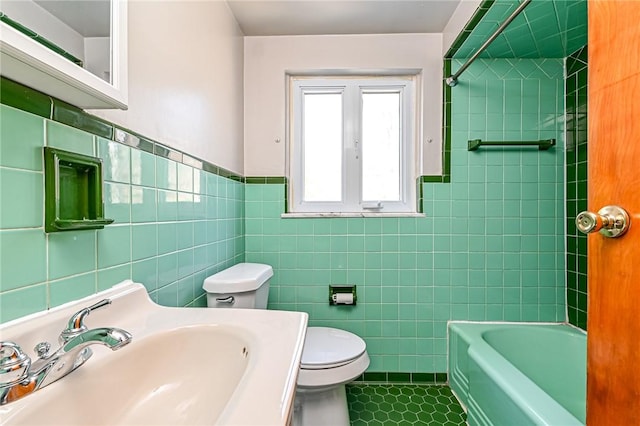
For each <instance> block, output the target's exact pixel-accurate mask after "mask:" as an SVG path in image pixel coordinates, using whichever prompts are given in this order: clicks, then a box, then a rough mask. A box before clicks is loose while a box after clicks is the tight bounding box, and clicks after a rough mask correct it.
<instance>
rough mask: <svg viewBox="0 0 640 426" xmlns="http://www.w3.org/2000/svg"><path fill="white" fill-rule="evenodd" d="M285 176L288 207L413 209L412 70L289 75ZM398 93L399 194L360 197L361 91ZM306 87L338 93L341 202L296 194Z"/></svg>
mask: <svg viewBox="0 0 640 426" xmlns="http://www.w3.org/2000/svg"><path fill="white" fill-rule="evenodd" d="M289 80H290V81H289V105H288V113H289V123H290V133H289V138H288V151H289V155H288V165H289V167H288V170H289V173H288V177H289V194H288V195H289V196H288V200H289V205H288V210H289V212H290V213H293V214H297V213H302V214H308V213H317V214H337V215H341V214H345V215H349V214H362V215H378V214H379V215H385V214H399V213H400V214H407V213H416V209H417V206H416V192H415V191H416V183H415V178H416V173H415V170H416V161H415V158H416V155H415V153H416V145H417V143H416V140H417V134H418V131H417V114H416V111H417V109H418V108H417V94H416V93H417V92H416V90H417V86H418V84H417V82H416V76H414V75H407V76H375V77H370V76H358V77H350V76H347V77H335V76H328V77H324V76H323V77H318V76H313V77H309V76H290V79H289ZM384 92H391V93H399V94H400V120H401V126H400V132H401V138H400V140H401V142H400V145H401V147H400V149H401V153H400V174H401V177H400V181H401V182H400V200H399V201H381V202H378V201H377V200H366V201H362V170H361V169H362V161H361V158H362V151H361V147H360V144H361V141H362V129H361V117H362V94H364V93H384ZM306 93H342V94H343V97H342V103H343V139H342V154H343V161H342V173H343V175H342V176H343V178H342V197H343V200H342V201H341V202H310V201H304V200H303V199H302V194H303V193H304V190H303V185H304V182H303V176H304V169H303V168H304V161H303V159H304V141H303V120H302V118H303V114H304V110H303V107H304V100H303V99H304V95H305V94H306Z"/></svg>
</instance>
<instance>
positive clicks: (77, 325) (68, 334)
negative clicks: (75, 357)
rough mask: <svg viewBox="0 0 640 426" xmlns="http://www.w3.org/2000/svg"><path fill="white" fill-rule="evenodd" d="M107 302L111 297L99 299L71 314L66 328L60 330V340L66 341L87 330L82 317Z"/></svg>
mask: <svg viewBox="0 0 640 426" xmlns="http://www.w3.org/2000/svg"><path fill="white" fill-rule="evenodd" d="M109 304H111V299H102V300H101V301H99V302H97V303H95V304H93V305H91V306H89V307H86V308H84V309H81V310H79V311H78V312H76V313H75V314H73V315H72V316H71V318H70V319H69V323H68V324H67V328H65V329H64V330H62V333H60V339H61V340H62V342H68V341H69V340H71V339H72V338H74V337H75V336H77V335H78V334H80V333H83V332H85V331H87V326H86V325H84V318H85V317H86V316H87V315H89V314H90V313H91V311H95V310H96V309H99V308H102V307H103V306H107V305H109Z"/></svg>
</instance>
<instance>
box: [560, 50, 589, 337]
mask: <svg viewBox="0 0 640 426" xmlns="http://www.w3.org/2000/svg"><path fill="white" fill-rule="evenodd" d="M566 69H567V73H566V74H567V77H566V82H565V84H566V100H565V103H566V120H567V126H566V129H567V130H566V131H567V149H566V162H567V218H566V219H567V314H568V317H569V322H570V323H571V324H573V325H575V326H577V327H580V328H582V329H583V330H586V329H587V236H586V235H585V234H582V233H580V232H578V230H577V228H576V226H575V222H574V220H575V218H576V216H577V215H578V213H580V212H581V211H584V210H587V164H588V163H587V160H588V159H587V46H585V47H583V48H581V49H579V50H577V51H576V52H575V53H573V54H572V55H570V56H569V57H568V58H567V60H566Z"/></svg>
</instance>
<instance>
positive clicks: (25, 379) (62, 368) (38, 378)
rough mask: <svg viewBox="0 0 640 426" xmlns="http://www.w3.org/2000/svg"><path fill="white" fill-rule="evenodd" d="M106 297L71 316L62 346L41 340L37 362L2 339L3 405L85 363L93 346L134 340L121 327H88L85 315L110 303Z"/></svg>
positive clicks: (116, 346) (116, 345)
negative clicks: (53, 348)
mask: <svg viewBox="0 0 640 426" xmlns="http://www.w3.org/2000/svg"><path fill="white" fill-rule="evenodd" d="M110 303H111V300H109V299H104V300H101V301H99V302H98V303H96V304H94V305H92V306H89V307H87V308H84V309H82V310H80V311H78V312H76V313H75V314H73V316H71V318H70V319H69V323H68V324H67V328H65V329H64V330H63V331H62V332H61V333H60V338H59V340H60V348H58V349H57V350H56V351H55V352H53V353H51V352H50V349H51V344H50V343H48V342H42V343H38V344H37V345H36V347H35V348H34V350H35V352H36V354H37V356H38V359H37V360H35V361H33V362H32V360H31V358H29V356H27V355H26V354H25V353H24V352H23V351H22V349H21V348H20V346H18V345H17V344H16V343H14V342H0V405H4V404H8V403H10V402H12V401H15V400H18V399H20V398H22V397H24V396H26V395H29V394H31V393H33V392H35V391H37V390H39V389H41V388H43V387H45V386H47V385H49V384H51V383H53V382H55V381H56V380H58V379H61V378H62V377H64V376H66V375H67V374H69V373H71V372H72V371H73V370H75V369H76V368H78V367H80V366H81V365H82V364H84V363H85V362H86V361H87V360H88V359H89V357H91V355H92V354H93V352H92V351H91V348H90V347H89V346H91V345H94V344H102V345H105V346H107V347H108V348H109V349H111V350H114V351H115V350H117V349H120V348H121V347H123V346H125V345H127V344H128V343H129V342H131V338H132V337H131V334H129V333H128V332H126V331H124V330H121V329H119V328H94V329H88V328H87V326H85V325H84V318H85V317H86V316H87V315H89V313H91V312H92V311H93V310H95V309H98V308H101V307H103V306H107V305H109V304H110Z"/></svg>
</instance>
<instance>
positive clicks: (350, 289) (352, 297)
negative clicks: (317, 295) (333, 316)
mask: <svg viewBox="0 0 640 426" xmlns="http://www.w3.org/2000/svg"><path fill="white" fill-rule="evenodd" d="M357 300H358V295H357V294H356V286H355V285H330V286H329V304H330V305H355V304H356V301H357Z"/></svg>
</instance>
